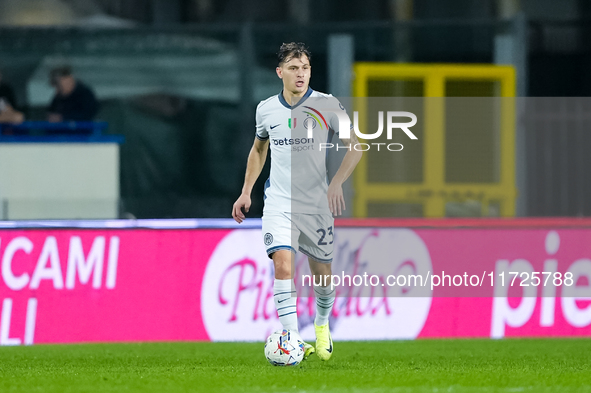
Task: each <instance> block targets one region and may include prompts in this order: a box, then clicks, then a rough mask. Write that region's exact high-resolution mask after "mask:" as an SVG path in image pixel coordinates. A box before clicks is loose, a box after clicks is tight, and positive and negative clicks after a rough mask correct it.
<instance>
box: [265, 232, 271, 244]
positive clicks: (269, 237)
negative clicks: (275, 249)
mask: <svg viewBox="0 0 591 393" xmlns="http://www.w3.org/2000/svg"><path fill="white" fill-rule="evenodd" d="M271 243H273V235H271V234H270V233H269V232H267V233H265V245H266V246H268V245H269V244H271Z"/></svg>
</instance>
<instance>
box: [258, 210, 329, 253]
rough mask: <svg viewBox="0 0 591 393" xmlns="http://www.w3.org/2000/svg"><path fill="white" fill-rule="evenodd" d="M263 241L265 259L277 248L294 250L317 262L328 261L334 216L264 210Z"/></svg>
mask: <svg viewBox="0 0 591 393" xmlns="http://www.w3.org/2000/svg"><path fill="white" fill-rule="evenodd" d="M263 241H264V243H265V247H266V248H267V255H268V256H269V258H271V257H272V256H273V253H274V252H275V251H277V250H291V251H292V252H293V253H295V252H296V250H298V251H301V252H302V254H304V255H306V256H308V257H311V258H313V259H315V260H317V261H318V262H325V263H330V262H332V253H333V250H334V218H333V217H332V215H330V214H303V213H295V214H294V213H282V212H265V213H264V214H263Z"/></svg>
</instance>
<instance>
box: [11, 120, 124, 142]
mask: <svg viewBox="0 0 591 393" xmlns="http://www.w3.org/2000/svg"><path fill="white" fill-rule="evenodd" d="M108 126H109V124H108V123H107V122H105V121H65V122H61V123H50V122H48V121H25V122H22V123H20V124H9V123H0V142H2V143H23V142H37V143H39V142H42V143H67V142H70V143H72V142H79V143H80V142H98V143H119V144H121V143H123V142H124V141H125V138H124V137H123V136H122V135H105V134H104V131H105V130H106V129H107V128H108Z"/></svg>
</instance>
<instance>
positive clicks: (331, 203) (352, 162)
mask: <svg viewBox="0 0 591 393" xmlns="http://www.w3.org/2000/svg"><path fill="white" fill-rule="evenodd" d="M341 141H342V142H343V144H345V146H347V148H349V149H350V150H348V151H347V154H345V157H344V158H343V162H341V166H340V167H339V170H338V171H337V173H336V174H335V175H334V177H333V178H332V180H331V182H330V185H329V186H328V193H327V197H328V207H329V208H330V211H331V213H332V214H333V215H335V216H340V215H341V214H342V212H343V210H345V197H344V196H343V183H344V182H345V181H346V180H347V179H348V178H349V176H351V173H353V170H354V169H355V167H356V166H357V164H358V163H359V160H361V156H362V154H363V152H361V151H357V150H355V149H353V148H350V146H351V145H352V146H355V145H356V144H357V143H359V140H358V139H357V135H355V132H353V130H351V135H350V138H349V139H341Z"/></svg>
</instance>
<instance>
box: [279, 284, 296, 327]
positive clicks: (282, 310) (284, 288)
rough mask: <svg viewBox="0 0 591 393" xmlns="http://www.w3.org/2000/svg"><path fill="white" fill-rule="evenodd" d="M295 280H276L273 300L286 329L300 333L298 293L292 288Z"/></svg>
mask: <svg viewBox="0 0 591 393" xmlns="http://www.w3.org/2000/svg"><path fill="white" fill-rule="evenodd" d="M292 285H293V280H278V279H275V283H274V284H273V300H275V309H276V310H277V315H279V321H280V322H281V324H282V325H283V328H284V329H288V330H295V331H296V332H297V331H298V314H297V308H296V301H297V297H296V295H295V294H296V291H295V288H294V287H292Z"/></svg>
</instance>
